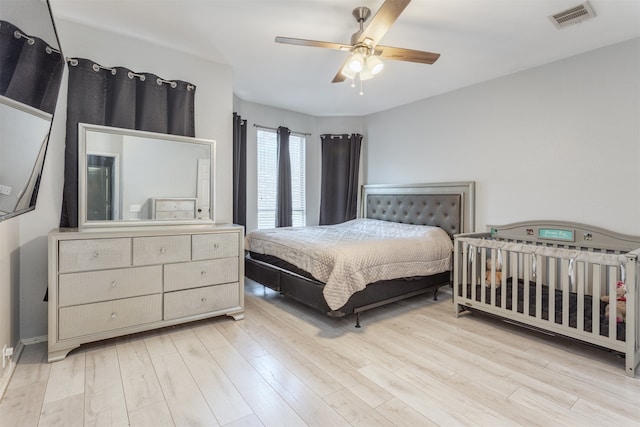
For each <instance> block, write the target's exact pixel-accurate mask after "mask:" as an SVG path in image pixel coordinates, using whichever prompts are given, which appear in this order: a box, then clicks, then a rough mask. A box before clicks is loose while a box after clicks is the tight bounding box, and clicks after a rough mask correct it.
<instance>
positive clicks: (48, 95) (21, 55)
mask: <svg viewBox="0 0 640 427" xmlns="http://www.w3.org/2000/svg"><path fill="white" fill-rule="evenodd" d="M63 69H64V61H63V60H62V55H61V54H60V51H59V50H58V49H56V48H54V47H52V46H50V45H49V44H48V43H47V42H45V41H44V40H42V39H40V38H38V37H34V36H30V35H28V34H25V33H24V32H23V31H22V30H20V28H18V27H16V26H15V25H13V24H12V23H10V22H8V21H3V20H0V95H3V96H6V97H7V98H11V99H13V100H15V101H18V102H21V103H23V104H26V105H29V106H31V107H34V108H37V109H38V110H41V111H45V112H47V113H49V114H52V113H53V110H54V109H55V107H56V100H57V97H58V91H59V89H60V80H61V79H60V76H61V75H62V71H63Z"/></svg>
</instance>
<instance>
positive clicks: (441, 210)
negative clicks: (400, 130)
mask: <svg viewBox="0 0 640 427" xmlns="http://www.w3.org/2000/svg"><path fill="white" fill-rule="evenodd" d="M361 206H362V209H361V213H362V217H365V218H372V219H380V220H384V221H392V222H400V223H405V224H417V225H430V226H436V227H440V228H442V229H443V230H445V231H446V232H447V233H448V234H449V235H450V236H451V237H453V236H454V235H455V234H459V233H468V232H473V231H475V230H474V225H475V221H474V220H475V183H474V182H455V183H446V182H445V183H434V184H415V185H365V186H363V187H362V198H361Z"/></svg>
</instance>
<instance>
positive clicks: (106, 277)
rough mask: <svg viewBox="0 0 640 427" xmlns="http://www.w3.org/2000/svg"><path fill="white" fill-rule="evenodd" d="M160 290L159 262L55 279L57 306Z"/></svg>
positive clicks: (160, 268)
mask: <svg viewBox="0 0 640 427" xmlns="http://www.w3.org/2000/svg"><path fill="white" fill-rule="evenodd" d="M161 292H162V266H161V265H153V266H148V267H135V268H121V269H114V270H103V271H90V272H83V273H67V274H61V275H60V277H59V279H58V305H59V306H60V307H66V306H70V305H79V304H87V303H92V302H99V301H107V300H112V299H119V298H128V297H135V296H138V295H148V294H154V293H161Z"/></svg>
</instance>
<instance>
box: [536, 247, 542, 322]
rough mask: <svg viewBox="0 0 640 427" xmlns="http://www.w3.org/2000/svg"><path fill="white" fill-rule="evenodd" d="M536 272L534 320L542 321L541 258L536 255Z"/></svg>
mask: <svg viewBox="0 0 640 427" xmlns="http://www.w3.org/2000/svg"><path fill="white" fill-rule="evenodd" d="M536 258H537V261H536V265H537V266H538V271H536V319H539V320H542V274H541V270H542V256H541V255H536Z"/></svg>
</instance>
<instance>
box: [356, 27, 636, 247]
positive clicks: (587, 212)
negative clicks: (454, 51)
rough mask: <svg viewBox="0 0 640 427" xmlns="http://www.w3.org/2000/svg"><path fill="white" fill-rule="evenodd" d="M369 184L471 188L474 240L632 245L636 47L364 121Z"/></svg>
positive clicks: (605, 50)
mask: <svg viewBox="0 0 640 427" xmlns="http://www.w3.org/2000/svg"><path fill="white" fill-rule="evenodd" d="M365 128H366V135H365V138H366V139H367V140H368V144H367V145H366V148H365V165H366V170H365V181H366V183H368V184H380V183H412V182H413V183H417V182H439V181H462V180H475V181H476V183H477V188H476V191H477V204H476V209H477V216H476V229H477V230H478V231H484V229H485V226H486V225H487V224H503V223H509V222H516V221H524V220H530V219H556V220H567V221H578V222H582V223H588V224H592V225H596V226H600V227H604V228H608V229H612V230H614V231H618V232H622V233H629V234H636V235H640V220H639V219H640V191H639V190H638V184H639V183H640V39H635V40H631V41H628V42H624V43H620V44H617V45H614V46H611V47H607V48H603V49H599V50H595V51H592V52H588V53H585V54H582V55H579V56H575V57H572V58H568V59H565V60H562V61H558V62H555V63H551V64H548V65H544V66H541V67H538V68H535V69H531V70H528V71H524V72H520V73H517V74H512V75H509V76H506V77H501V78H498V79H495V80H492V81H488V82H485V83H482V84H478V85H474V86H471V87H468V88H464V89H461V90H458V91H455V92H451V93H447V94H444V95H441V96H437V97H434V98H430V99H426V100H422V101H419V102H416V103H413V104H410V105H405V106H402V107H398V108H394V109H392V110H388V111H385V112H381V113H378V114H373V115H371V116H368V117H367V118H366V125H365Z"/></svg>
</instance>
